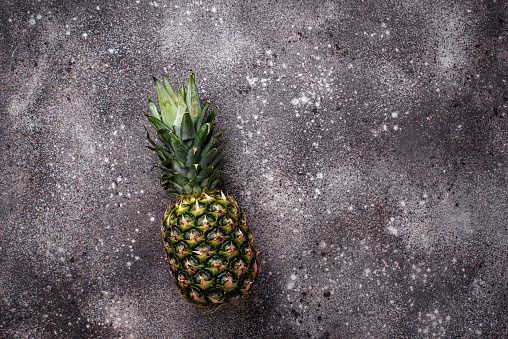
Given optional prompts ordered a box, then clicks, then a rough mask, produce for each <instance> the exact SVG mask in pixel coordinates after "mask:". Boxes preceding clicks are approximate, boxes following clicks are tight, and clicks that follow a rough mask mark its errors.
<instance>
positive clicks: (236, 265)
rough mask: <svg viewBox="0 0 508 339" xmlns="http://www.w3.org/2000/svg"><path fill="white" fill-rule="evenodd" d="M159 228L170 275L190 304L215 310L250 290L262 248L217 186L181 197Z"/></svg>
mask: <svg viewBox="0 0 508 339" xmlns="http://www.w3.org/2000/svg"><path fill="white" fill-rule="evenodd" d="M161 230H162V237H163V240H164V246H165V248H166V257H167V260H168V262H169V265H170V271H171V275H172V276H173V279H174V280H175V282H176V284H177V286H178V289H179V292H180V294H181V295H182V296H183V297H184V298H185V300H187V301H188V302H190V303H192V304H195V305H198V306H201V307H208V306H211V307H212V309H213V308H217V307H219V306H221V305H222V304H224V303H231V302H234V301H236V300H238V299H239V298H241V297H242V296H244V295H246V294H247V293H249V292H250V291H251V290H252V287H253V285H254V282H255V280H256V278H257V276H258V273H259V270H260V265H259V263H258V259H257V254H258V252H257V251H256V249H255V247H254V242H253V238H252V233H251V231H250V229H249V227H248V226H247V223H246V219H245V214H244V213H243V212H242V211H241V209H240V207H239V206H238V204H237V203H236V201H235V200H234V199H233V198H232V197H230V196H225V195H224V194H223V193H222V192H220V191H218V190H215V191H212V192H207V193H199V194H195V195H182V196H179V197H178V198H177V201H176V204H175V205H174V206H171V205H169V206H168V209H167V211H166V213H165V214H164V218H163V220H162V228H161Z"/></svg>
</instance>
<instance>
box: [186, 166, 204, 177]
mask: <svg viewBox="0 0 508 339" xmlns="http://www.w3.org/2000/svg"><path fill="white" fill-rule="evenodd" d="M200 170H201V166H200V165H199V164H195V165H194V166H190V167H189V170H188V171H187V175H186V176H185V177H186V178H187V179H189V180H194V179H196V176H197V175H198V173H199V171H200Z"/></svg>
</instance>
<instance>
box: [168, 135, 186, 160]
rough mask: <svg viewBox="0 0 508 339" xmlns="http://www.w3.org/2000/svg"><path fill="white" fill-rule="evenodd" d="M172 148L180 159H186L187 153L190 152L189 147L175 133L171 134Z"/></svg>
mask: <svg viewBox="0 0 508 339" xmlns="http://www.w3.org/2000/svg"><path fill="white" fill-rule="evenodd" d="M170 137H171V146H172V147H173V151H174V152H175V155H176V157H177V158H178V159H182V160H183V159H185V157H186V156H187V153H188V152H189V146H187V145H186V144H185V143H184V142H183V141H182V139H180V138H179V137H177V136H176V135H175V134H174V133H171V135H170Z"/></svg>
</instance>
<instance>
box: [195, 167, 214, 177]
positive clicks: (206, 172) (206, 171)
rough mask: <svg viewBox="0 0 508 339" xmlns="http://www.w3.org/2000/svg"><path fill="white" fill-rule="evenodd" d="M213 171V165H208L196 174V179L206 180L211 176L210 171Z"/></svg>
mask: <svg viewBox="0 0 508 339" xmlns="http://www.w3.org/2000/svg"><path fill="white" fill-rule="evenodd" d="M212 171H213V167H212V166H208V167H207V168H205V169H204V170H202V171H201V172H199V174H198V175H197V176H196V180H197V181H203V180H205V179H206V178H208V177H209V176H210V173H212Z"/></svg>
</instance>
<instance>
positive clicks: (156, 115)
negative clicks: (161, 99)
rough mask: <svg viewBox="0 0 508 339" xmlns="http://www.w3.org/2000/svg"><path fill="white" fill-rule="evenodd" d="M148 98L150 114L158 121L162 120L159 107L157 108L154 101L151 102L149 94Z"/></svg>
mask: <svg viewBox="0 0 508 339" xmlns="http://www.w3.org/2000/svg"><path fill="white" fill-rule="evenodd" d="M146 97H147V98H148V108H150V112H151V113H152V115H153V117H154V118H157V120H160V119H161V116H160V113H159V111H158V110H157V106H155V104H154V103H153V102H152V100H150V96H148V94H147V95H146Z"/></svg>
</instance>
